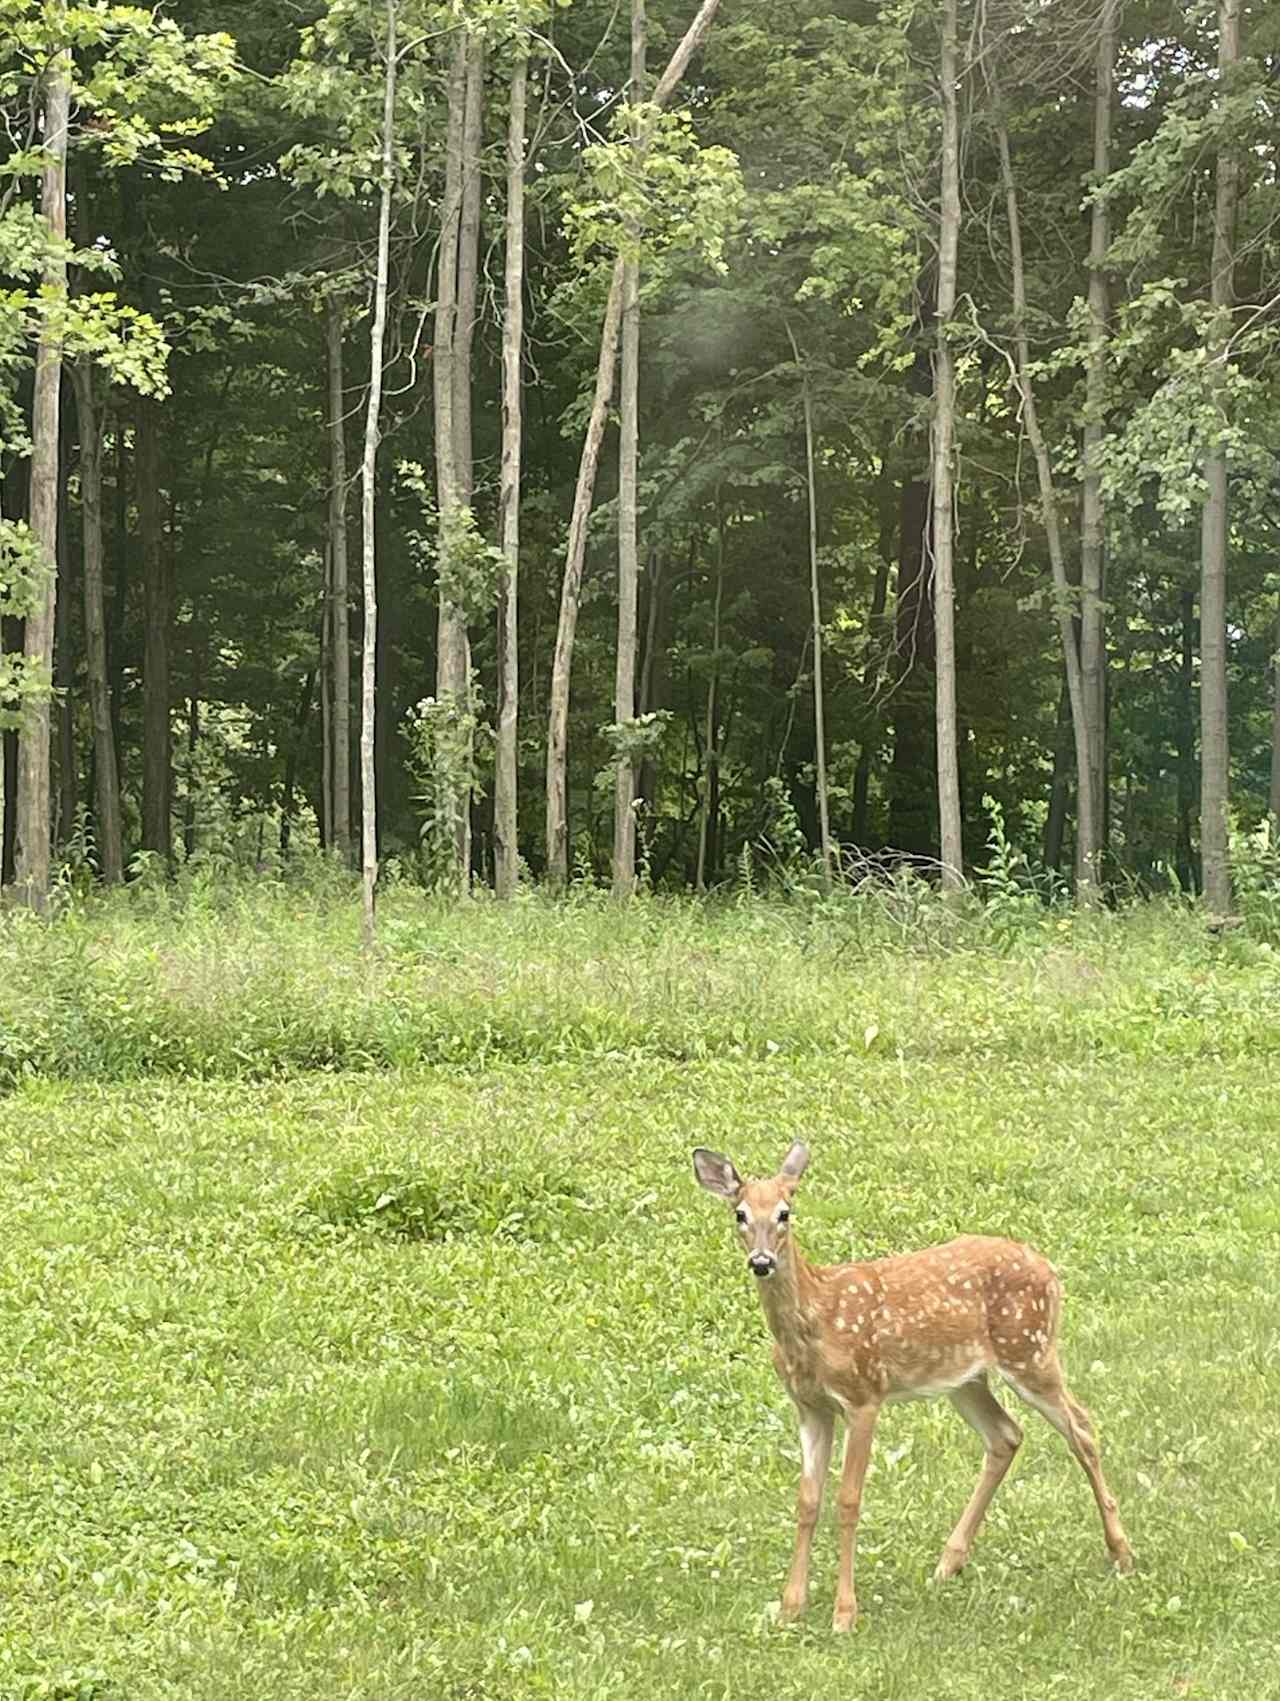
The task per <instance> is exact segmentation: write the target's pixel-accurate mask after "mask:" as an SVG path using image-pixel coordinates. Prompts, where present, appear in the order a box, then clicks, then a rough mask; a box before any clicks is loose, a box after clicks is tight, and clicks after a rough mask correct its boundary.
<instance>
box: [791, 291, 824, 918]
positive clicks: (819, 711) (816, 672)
mask: <svg viewBox="0 0 1280 1701" xmlns="http://www.w3.org/2000/svg"><path fill="white" fill-rule="evenodd" d="M787 337H788V340H789V341H790V343H791V354H792V357H793V359H794V360H795V363H796V366H797V368H798V369H799V372H800V385H801V397H802V400H803V404H804V461H805V485H806V488H807V490H808V494H809V599H810V603H811V605H812V618H813V736H814V750H815V765H816V771H817V803H818V838H819V843H820V845H821V850H822V884H823V886H824V887H825V888H826V889H827V891H830V890H831V860H832V858H831V816H830V810H829V808H828V801H827V733H826V701H825V697H824V693H823V689H822V596H821V591H820V587H819V584H818V486H817V478H816V474H815V471H814V458H813V397H812V395H811V394H810V391H809V371H808V368H807V367H806V366H804V365H803V364H802V363H801V360H800V350H799V348H798V347H797V346H796V339H795V337H794V336H793V335H792V331H791V327H790V325H788V326H787Z"/></svg>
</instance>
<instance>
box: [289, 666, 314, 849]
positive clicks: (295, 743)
mask: <svg viewBox="0 0 1280 1701" xmlns="http://www.w3.org/2000/svg"><path fill="white" fill-rule="evenodd" d="M315 688H316V669H315V668H314V667H312V668H308V670H307V675H306V678H305V679H304V680H303V682H302V691H301V693H300V694H299V697H298V707H297V709H296V710H295V712H294V717H293V737H292V738H291V739H290V740H289V754H288V755H287V756H286V757H285V762H284V786H283V788H282V793H281V801H280V855H281V857H282V858H283V857H287V856H288V854H289V841H290V839H291V838H292V837H293V822H294V817H295V815H296V814H297V808H298V806H297V799H296V792H297V783H298V758H299V756H301V754H302V741H303V737H304V735H305V734H306V730H307V718H308V716H309V715H310V714H311V697H312V694H313V692H314V691H315Z"/></svg>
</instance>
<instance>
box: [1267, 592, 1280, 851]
mask: <svg viewBox="0 0 1280 1701" xmlns="http://www.w3.org/2000/svg"><path fill="white" fill-rule="evenodd" d="M1269 810H1270V814H1271V824H1272V826H1273V827H1274V829H1275V831H1276V833H1277V834H1280V613H1277V615H1276V648H1275V654H1274V655H1273V656H1272V658H1271V798H1270V803H1269Z"/></svg>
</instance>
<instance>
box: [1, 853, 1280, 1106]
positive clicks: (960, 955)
mask: <svg viewBox="0 0 1280 1701" xmlns="http://www.w3.org/2000/svg"><path fill="white" fill-rule="evenodd" d="M1268 932H1269V930H1268V929H1267V928H1265V927H1259V928H1250V927H1242V928H1239V929H1237V930H1234V931H1231V932H1228V933H1226V934H1225V935H1222V936H1215V935H1213V934H1212V933H1210V932H1209V931H1207V930H1206V928H1205V926H1204V924H1203V921H1202V920H1201V918H1200V917H1199V916H1198V915H1197V914H1196V912H1195V911H1194V910H1193V909H1192V908H1191V907H1190V906H1188V905H1185V904H1181V903H1178V902H1176V901H1171V900H1166V901H1158V902H1157V901H1144V902H1135V903H1132V904H1129V905H1127V906H1125V907H1123V908H1121V909H1119V910H1113V911H1105V912H1102V913H1099V914H1093V915H1087V914H1084V913H1080V912H1074V911H1072V910H1070V909H1069V908H1066V907H1056V906H1049V907H1046V906H1045V905H1043V904H1042V903H1041V902H1040V901H1039V899H1038V898H1036V897H1035V895H1034V894H1028V893H1025V892H1022V891H1020V889H1019V888H1018V887H1017V885H1016V884H1014V883H1010V882H1006V883H1005V884H1004V885H1003V886H999V887H997V888H996V889H995V890H992V891H989V892H988V893H987V901H986V902H980V901H978V900H977V899H972V900H970V901H968V902H966V903H964V904H962V905H959V906H949V905H947V904H944V903H943V902H941V901H939V900H938V899H937V898H936V897H935V896H934V894H933V893H932V892H931V891H930V889H929V888H928V887H927V886H926V885H925V884H924V883H923V882H922V881H919V880H915V879H910V878H906V879H899V880H898V881H896V882H894V883H891V884H885V883H883V882H877V883H874V884H870V883H864V884H863V885H862V886H861V887H859V888H857V889H854V890H851V891H843V892H839V893H837V894H835V895H833V896H831V897H828V898H823V897H821V896H818V895H815V894H811V893H801V894H798V895H792V896H790V897H788V898H773V897H768V896H761V895H744V896H742V897H740V898H738V899H736V900H720V901H713V902H697V901H695V900H682V899H665V898H658V897H643V898H639V899H637V900H636V901H634V902H633V903H630V904H628V905H625V906H617V905H614V904H612V903H611V902H609V900H608V899H607V898H605V897H603V896H602V895H600V894H598V893H595V892H592V891H582V892H579V893H577V894H575V895H574V896H573V897H572V898H571V899H570V900H568V901H566V902H564V903H561V904H552V903H550V902H548V901H546V900H544V899H542V898H539V897H536V896H526V897H525V898H523V899H521V900H520V901H519V902H517V903H514V904H511V905H509V906H502V905H498V904H496V903H493V902H491V901H488V900H484V899H478V900H473V901H470V902H467V903H463V904H460V905H452V906H450V905H445V904H443V903H439V902H436V901H433V900H431V899H428V898H426V897H424V896H422V895H421V894H420V893H417V892H415V891H414V890H413V889H411V888H408V887H400V888H394V889H393V890H392V891H391V892H390V893H389V894H388V896H387V898H386V899H385V901H384V903H383V905H382V908H381V912H380V923H379V946H378V949H377V951H376V953H375V954H374V955H372V956H368V955H366V954H364V953H363V952H362V951H361V949H360V945H359V938H358V910H357V907H356V905H355V903H354V902H353V900H352V897H351V894H350V892H349V890H348V889H347V888H346V887H345V885H343V884H342V883H335V882H332V881H330V882H327V883H325V882H312V883H281V882H276V881H255V882H237V881H227V882H224V883H223V884H221V885H219V886H216V887H213V886H205V885H201V884H199V883H197V884H195V885H193V886H192V887H189V888H187V889H185V890H183V891H179V892H172V891H166V890H165V889H163V888H150V889H147V888H143V889H139V890H135V891H131V892H127V893H123V894H119V895H117V896H115V897H113V898H88V899H83V900H80V901H77V902H75V903H73V904H70V905H68V906H67V907H65V908H64V909H63V910H62V912H61V913H60V914H59V915H58V916H57V918H56V919H55V920H53V921H51V922H38V921H34V920H32V919H31V918H29V917H26V916H22V915H17V914H10V915H9V916H7V917H4V918H3V919H0V1089H3V1088H5V1087H12V1085H13V1084H14V1083H15V1082H17V1081H19V1080H21V1079H23V1078H25V1077H29V1076H42V1077H50V1078H62V1079H86V1078H91V1077H92V1078H95V1079H103V1080H128V1079H136V1078H140V1077H146V1076H153V1075H155V1076H168V1077H174V1076H179V1077H180V1076H195V1077H211V1076H229V1077H240V1078H249V1079H258V1078H263V1077H268V1076H278V1075H292V1074H298V1073H303V1072H306V1071H311V1070H333V1069H347V1070H352V1069H354V1070H368V1069H385V1068H403V1067H411V1066H416V1065H424V1064H428V1065H453V1066H462V1067H483V1066H485V1065H486V1064H489V1063H491V1062H493V1061H496V1060H502V1059H506V1060H510V1061H552V1060H556V1059H565V1058H606V1057H612V1056H617V1055H629V1056H635V1057H638V1058H640V1057H650V1058H668V1059H674V1060H683V1059H698V1058H708V1057H771V1056H776V1055H779V1054H784V1055H789V1056H798V1055H816V1054H818V1053H823V1054H830V1053H833V1052H834V1053H838V1054H843V1055H847V1056H850V1057H857V1056H860V1055H863V1054H864V1053H866V1052H868V1051H870V1050H871V1049H873V1048H875V1049H877V1050H879V1051H884V1050H889V1051H892V1052H894V1053H896V1054H898V1055H900V1056H901V1057H902V1058H903V1059H904V1060H911V1059H923V1058H939V1057H966V1058H971V1057H975V1056H976V1057H979V1058H980V1057H982V1056H983V1055H991V1054H993V1053H996V1052H998V1053H999V1054H1001V1055H1005V1056H1008V1055H1021V1056H1036V1055H1045V1056H1051V1055H1057V1054H1059V1053H1061V1052H1063V1051H1064V1050H1065V1051H1068V1052H1070V1053H1072V1054H1075V1055H1079V1054H1081V1053H1090V1054H1093V1053H1102V1054H1106V1055H1115V1056H1123V1055H1125V1054H1126V1053H1131V1052H1132V1051H1133V1050H1134V1049H1135V1048H1139V1049H1141V1048H1143V1047H1145V1046H1146V1045H1147V1043H1148V1041H1149V1038H1150V1031H1151V1028H1152V1026H1153V1025H1158V1026H1159V1027H1160V1028H1161V1029H1162V1030H1164V1036H1163V1039H1162V1042H1161V1043H1162V1044H1163V1045H1166V1046H1168V1047H1171V1048H1172V1049H1174V1050H1175V1051H1183V1052H1189V1053H1195V1052H1197V1051H1200V1050H1208V1051H1212V1052H1213V1053H1215V1054H1217V1053H1220V1052H1221V1051H1223V1050H1224V1049H1225V1050H1227V1051H1230V1052H1233V1053H1240V1054H1244V1053H1257V1052H1266V1053H1270V1052H1272V1051H1275V1050H1278V1049H1280V978H1278V977H1277V974H1276V968H1277V962H1278V961H1280V958H1278V956H1277V951H1276V947H1275V944H1274V943H1273V941H1272V940H1271V939H1270V938H1269V937H1268V936H1267V934H1268ZM993 956H994V957H996V958H998V959H1000V961H1001V963H1002V969H1001V972H1000V974H999V975H997V976H992V975H991V974H990V973H989V972H988V970H989V964H990V961H991V959H992V957H993Z"/></svg>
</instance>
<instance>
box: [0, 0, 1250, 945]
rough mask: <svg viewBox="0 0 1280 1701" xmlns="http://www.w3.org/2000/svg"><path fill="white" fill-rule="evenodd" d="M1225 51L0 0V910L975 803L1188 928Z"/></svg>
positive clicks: (1231, 28)
mask: <svg viewBox="0 0 1280 1701" xmlns="http://www.w3.org/2000/svg"><path fill="white" fill-rule="evenodd" d="M1278 78H1280V7H1276V6H1269V5H1264V4H1262V3H1261V0H1258V3H1254V4H1249V3H1245V0H1216V4H1215V3H1214V0H1205V3H1190V4H1175V3H1170V0H1146V3H1140V0H1128V3H1125V0H977V3H974V0H790V3H788V4H779V3H778V0H723V4H719V3H718V0H702V4H701V5H699V4H697V3H696V0H648V3H647V4H646V3H645V0H630V4H629V5H628V4H624V3H623V0H609V3H602V0H571V3H562V4H558V5H552V4H549V3H547V0H444V3H435V4H432V3H428V0H331V3H329V4H323V3H321V0H251V3H250V0H190V3H187V0H175V3H174V4H171V5H168V6H166V7H163V8H161V9H160V10H159V11H158V12H156V13H155V14H153V13H152V12H150V11H141V10H136V9H132V8H126V7H120V6H112V5H108V4H102V3H95V4H86V5H76V4H67V3H66V0H44V3H42V4H34V3H30V0H0V112H2V113H3V118H4V124H5V136H4V147H5V150H6V165H5V170H4V173H3V174H2V175H0V273H3V274H4V286H3V292H2V293H0V365H2V366H3V373H4V383H3V390H2V392H0V456H2V458H3V492H2V506H3V516H4V518H3V529H2V531H0V609H2V610H3V642H2V643H0V652H2V654H0V720H2V721H3V725H4V727H5V728H6V731H5V733H4V777H3V799H4V841H3V857H4V861H3V876H4V880H5V882H6V883H9V884H14V885H15V886H16V888H17V891H18V894H19V895H20V896H22V897H24V898H25V899H27V900H28V901H32V902H35V903H36V904H37V905H38V904H39V903H41V902H42V901H43V897H44V894H45V892H46V891H47V889H48V886H49V883H50V881H51V880H52V879H54V878H56V877H57V871H58V869H59V867H60V866H64V867H65V866H68V865H70V866H73V867H77V868H81V869H84V870H90V869H91V870H93V871H94V873H95V874H96V876H97V877H99V878H101V879H102V880H104V881H106V882H108V883H111V882H116V881H119V880H121V879H123V878H126V877H128V876H129V875H130V874H136V873H138V872H141V871H145V870H147V869H148V868H150V869H159V870H160V871H163V870H164V868H165V867H166V866H167V867H169V868H174V867H176V866H178V865H179V864H180V863H181V862H182V861H183V860H186V861H190V860H191V859H198V858H205V859H209V860H210V861H216V859H219V858H235V859H240V860H244V861H248V862H256V863H259V864H266V865H269V866H273V867H274V866H277V865H278V863H279V861H280V860H281V859H285V858H288V857H289V856H298V855H301V854H303V853H304V852H305V851H307V850H315V849H317V848H321V849H324V850H325V851H327V852H329V853H330V854H332V855H333V856H334V857H336V858H338V859H345V860H347V861H349V862H350V863H351V864H352V865H353V866H360V865H361V864H362V863H363V866H364V869H365V874H366V882H367V884H368V885H369V886H370V888H371V882H372V875H373V867H374V862H375V859H382V861H383V864H384V865H385V863H386V860H387V859H389V858H395V859H397V863H398V865H399V867H400V868H401V869H402V870H404V871H406V872H407V873H408V874H409V875H411V876H412V877H415V878H420V879H422V880H423V881H424V882H425V883H427V884H429V885H432V886H435V887H438V888H444V889H455V890H456V889H459V888H460V887H461V886H463V885H464V884H465V883H466V882H467V880H472V881H474V882H475V883H476V884H477V885H479V884H496V886H497V888H498V890H499V891H500V892H503V893H506V892H510V891H511V890H512V889H513V886H514V884H515V882H516V880H517V879H518V878H520V877H522V876H523V874H524V873H525V872H526V871H527V873H528V874H529V876H530V877H534V878H540V879H545V880H546V881H547V882H548V883H549V884H551V885H552V886H557V885H562V884H563V883H564V882H566V881H567V880H571V879H575V878H581V877H584V876H596V877H600V878H612V880H613V883H614V885H615V889H617V890H619V891H622V892H625V891H628V890H630V889H631V888H632V886H633V885H634V883H635V882H636V881H637V880H638V879H644V880H649V881H651V882H652V883H653V884H654V885H656V886H661V887H697V888H700V889H701V888H713V887H715V886H717V885H719V884H722V883H724V882H726V881H729V880H732V879H734V878H739V877H741V875H742V873H743V871H744V869H746V868H748V867H749V866H750V865H751V864H752V861H753V859H760V858H761V857H764V858H768V857H771V856H772V857H784V856H788V857H794V856H796V855H801V856H803V855H812V856H813V858H814V864H813V866H814V869H815V871H816V872H817V873H820V872H821V870H822V869H823V867H824V866H825V867H826V868H827V869H829V870H831V871H832V872H834V871H835V870H836V869H837V868H843V869H844V870H846V871H849V870H852V871H854V872H855V873H856V872H857V871H859V870H863V869H865V868H867V867H873V868H883V867H885V866H887V865H888V864H889V863H890V862H891V861H892V860H893V854H894V853H902V854H905V855H907V856H908V857H910V858H911V859H913V860H916V859H920V860H921V861H924V860H925V859H927V862H928V864H929V865H932V866H937V867H938V868H939V869H940V871H941V878H942V882H943V884H944V885H946V884H948V883H954V882H955V881H956V880H958V878H959V877H960V872H961V870H962V869H963V868H964V867H966V866H971V865H972V864H973V863H974V862H975V861H978V862H980V861H981V860H983V858H984V857H985V855H986V848H985V847H986V845H987V842H988V835H989V833H990V831H991V825H992V820H993V818H1001V817H1002V818H1003V820H1004V822H1005V824H1006V830H1007V831H1008V833H1009V835H1010V837H1011V838H1012V839H1013V840H1014V841H1016V842H1017V843H1018V844H1019V845H1020V846H1021V847H1022V848H1023V849H1024V850H1025V851H1026V852H1027V854H1028V857H1029V859H1030V862H1031V864H1032V865H1034V866H1042V867H1043V868H1044V869H1046V870H1056V871H1059V873H1060V875H1061V876H1062V878H1063V880H1064V881H1070V882H1072V883H1073V884H1074V886H1075V889H1076V891H1077V894H1078V895H1079V896H1080V897H1081V898H1083V899H1086V900H1091V899H1093V898H1096V897H1097V895H1098V894H1099V893H1101V892H1103V891H1105V890H1107V889H1109V888H1115V887H1116V886H1117V885H1119V884H1122V883H1131V882H1135V881H1136V882H1138V883H1139V884H1143V885H1150V886H1153V887H1158V886H1165V887H1167V886H1169V885H1172V884H1177V885H1180V886H1181V887H1183V888H1190V887H1194V888H1196V889H1202V890H1204V892H1205V895H1206V898H1207V899H1208V901H1209V903H1210V906H1211V907H1212V908H1213V909H1214V910H1216V911H1218V912H1224V911H1225V910H1226V909H1228V908H1229V907H1230V904H1231V888H1230V884H1229V857H1230V846H1231V845H1233V844H1239V843H1240V840H1239V838H1237V837H1233V835H1236V834H1249V833H1254V832H1255V831H1257V830H1259V829H1260V827H1261V826H1264V825H1265V823H1266V820H1267V817H1268V814H1271V815H1272V816H1275V815H1277V814H1280V683H1278V681H1277V665H1276V654H1277V649H1278V648H1280V474H1278V470H1277V454H1278V453H1280V402H1278V400H1277V398H1278V397H1280V383H1278V382H1277V379H1278V378H1280V347H1278V341H1277V340H1278V338H1280V223H1278V220H1280V182H1278V181H1277V165H1278V160H1280V152H1278V149H1280V114H1277V110H1276V108H1277V104H1278V101H1280V87H1278ZM64 227H65V236H64V234H63V230H64ZM54 560H56V571H52V570H51V569H50V564H51V563H52V562H53V561H54ZM375 796H376V811H375V810H374V809H373V808H372V802H373V799H374V798H375ZM370 901H371V900H370Z"/></svg>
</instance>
